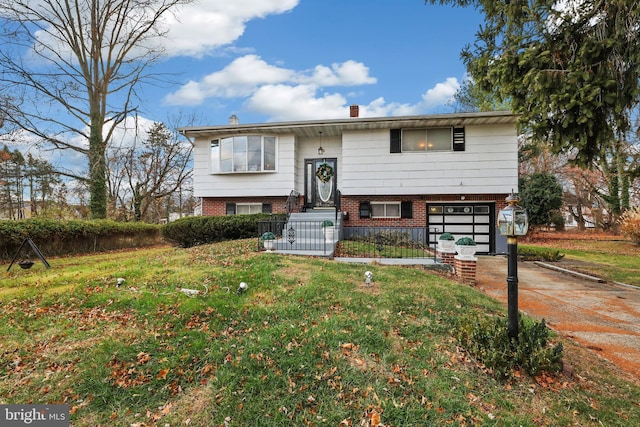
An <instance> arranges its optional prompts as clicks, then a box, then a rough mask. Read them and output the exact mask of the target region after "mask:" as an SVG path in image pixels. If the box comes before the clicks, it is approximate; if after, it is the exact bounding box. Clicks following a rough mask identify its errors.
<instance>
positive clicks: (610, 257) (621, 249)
mask: <svg viewBox="0 0 640 427" xmlns="http://www.w3.org/2000/svg"><path fill="white" fill-rule="evenodd" d="M520 247H522V249H525V250H526V249H530V250H532V251H536V250H544V249H548V248H549V247H552V248H555V249H557V250H559V251H560V253H562V254H564V259H565V260H566V261H569V262H571V261H573V262H574V264H575V265H574V268H575V269H577V270H579V271H580V272H582V273H586V274H592V275H595V276H597V277H600V278H602V279H604V280H607V281H611V282H621V283H627V284H629V285H635V286H640V257H639V256H640V246H639V245H637V244H634V243H632V242H629V241H624V240H597V239H589V240H584V239H579V240H578V239H576V240H572V239H563V240H562V241H551V242H545V243H544V244H527V245H520V246H519V248H518V249H520Z"/></svg>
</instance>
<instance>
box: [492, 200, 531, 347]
mask: <svg viewBox="0 0 640 427" xmlns="http://www.w3.org/2000/svg"><path fill="white" fill-rule="evenodd" d="M505 201H506V202H507V206H506V207H505V208H504V209H502V210H501V211H500V212H499V213H498V231H499V233H500V234H501V235H503V236H507V255H508V267H507V316H508V319H507V333H508V335H509V338H513V339H516V340H517V339H518V236H525V235H526V234H527V230H528V229H529V218H528V217H527V211H526V209H524V208H522V207H520V206H519V205H518V202H520V198H519V197H518V195H517V194H514V193H513V190H512V191H511V194H510V195H509V196H508V197H507V198H506V199H505Z"/></svg>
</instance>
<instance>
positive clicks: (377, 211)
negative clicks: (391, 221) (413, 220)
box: [371, 202, 400, 218]
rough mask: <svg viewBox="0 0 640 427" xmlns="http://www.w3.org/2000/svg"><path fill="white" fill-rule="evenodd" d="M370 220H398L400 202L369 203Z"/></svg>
mask: <svg viewBox="0 0 640 427" xmlns="http://www.w3.org/2000/svg"><path fill="white" fill-rule="evenodd" d="M371 217H372V218H400V202H371Z"/></svg>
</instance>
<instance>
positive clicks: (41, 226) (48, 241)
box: [0, 219, 163, 261]
mask: <svg viewBox="0 0 640 427" xmlns="http://www.w3.org/2000/svg"><path fill="white" fill-rule="evenodd" d="M26 238H31V240H33V242H34V243H35V244H36V246H37V247H38V249H40V252H42V254H43V255H44V256H45V257H49V256H59V255H67V254H78V253H91V252H101V251H106V250H113V249H124V248H134V247H142V246H151V245H156V244H159V243H162V242H163V240H162V236H161V234H160V226H158V225H154V224H145V223H122V222H115V221H110V220H95V221H79V220H64V221H63V220H46V219H25V220H20V221H10V220H0V259H1V260H9V261H10V260H11V259H13V257H14V256H15V255H16V253H17V251H18V249H19V248H20V245H22V242H23V241H24V240H25V239H26ZM30 252H31V249H30V247H29V245H25V247H23V249H22V251H21V252H20V254H18V255H19V257H21V258H23V257H29V256H31V257H33V254H31V253H30Z"/></svg>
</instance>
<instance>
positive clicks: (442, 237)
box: [438, 233, 456, 240]
mask: <svg viewBox="0 0 640 427" xmlns="http://www.w3.org/2000/svg"><path fill="white" fill-rule="evenodd" d="M438 240H456V238H455V237H453V234H451V233H442V234H441V235H440V237H438Z"/></svg>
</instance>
